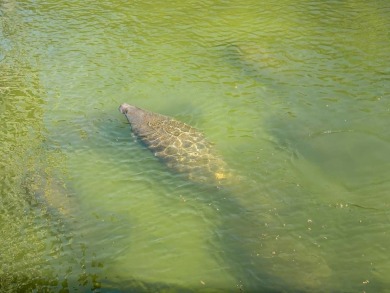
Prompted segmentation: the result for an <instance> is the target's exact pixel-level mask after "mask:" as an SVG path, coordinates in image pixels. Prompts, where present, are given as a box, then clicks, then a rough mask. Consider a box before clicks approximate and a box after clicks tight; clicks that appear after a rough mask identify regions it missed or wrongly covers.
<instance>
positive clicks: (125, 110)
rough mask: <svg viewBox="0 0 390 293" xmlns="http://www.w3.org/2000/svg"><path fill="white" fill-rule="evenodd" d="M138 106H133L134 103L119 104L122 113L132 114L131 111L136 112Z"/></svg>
mask: <svg viewBox="0 0 390 293" xmlns="http://www.w3.org/2000/svg"><path fill="white" fill-rule="evenodd" d="M137 109H138V108H137V107H135V106H132V105H129V104H126V103H124V104H122V105H120V106H119V112H121V113H122V114H125V115H126V114H130V115H131V112H134V111H136V110H137Z"/></svg>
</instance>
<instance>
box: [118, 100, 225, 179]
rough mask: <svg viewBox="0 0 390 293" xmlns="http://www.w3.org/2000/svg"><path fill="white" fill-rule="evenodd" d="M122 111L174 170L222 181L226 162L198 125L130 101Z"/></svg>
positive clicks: (138, 136)
mask: <svg viewBox="0 0 390 293" xmlns="http://www.w3.org/2000/svg"><path fill="white" fill-rule="evenodd" d="M119 111H120V112H121V113H122V114H125V115H126V117H127V120H128V121H129V123H130V125H131V128H132V131H133V133H134V134H135V135H136V136H137V138H138V139H139V140H141V141H142V142H143V143H144V144H145V145H146V146H147V147H148V148H149V149H150V150H151V151H152V152H153V153H154V155H155V156H156V157H158V158H159V159H161V160H162V161H164V162H165V163H166V164H167V165H168V167H170V168H171V169H173V170H175V171H177V172H179V173H185V174H187V175H188V177H189V178H190V179H191V180H193V181H197V182H209V183H216V184H219V183H220V182H221V181H222V180H223V179H226V177H227V172H226V164H225V162H224V161H223V160H222V159H221V158H219V157H218V156H216V155H215V153H214V151H213V150H212V147H211V144H210V143H209V142H208V141H207V140H206V139H205V137H204V135H203V134H202V133H201V132H199V131H198V130H196V129H195V128H193V127H191V126H189V125H187V124H185V123H183V122H180V121H177V120H175V119H173V118H171V117H168V116H164V115H161V114H158V113H153V112H149V111H146V110H143V109H140V108H137V107H135V106H132V105H129V104H122V105H121V106H120V107H119Z"/></svg>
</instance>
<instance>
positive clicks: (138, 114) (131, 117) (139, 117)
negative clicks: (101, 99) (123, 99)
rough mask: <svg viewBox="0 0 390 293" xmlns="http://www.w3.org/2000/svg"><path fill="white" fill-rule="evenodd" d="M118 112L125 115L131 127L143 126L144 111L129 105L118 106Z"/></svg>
mask: <svg viewBox="0 0 390 293" xmlns="http://www.w3.org/2000/svg"><path fill="white" fill-rule="evenodd" d="M119 111H120V112H121V113H122V114H125V115H126V118H127V120H128V121H129V122H130V124H132V125H137V124H144V122H145V115H146V111H144V110H142V109H140V108H137V107H135V106H132V105H129V104H126V103H125V104H122V105H120V106H119Z"/></svg>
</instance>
